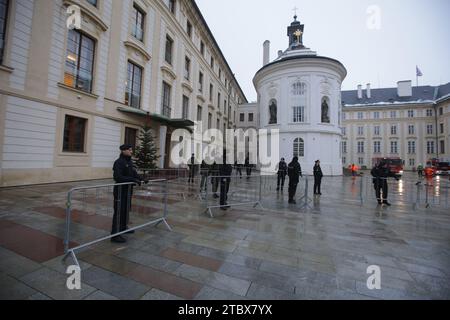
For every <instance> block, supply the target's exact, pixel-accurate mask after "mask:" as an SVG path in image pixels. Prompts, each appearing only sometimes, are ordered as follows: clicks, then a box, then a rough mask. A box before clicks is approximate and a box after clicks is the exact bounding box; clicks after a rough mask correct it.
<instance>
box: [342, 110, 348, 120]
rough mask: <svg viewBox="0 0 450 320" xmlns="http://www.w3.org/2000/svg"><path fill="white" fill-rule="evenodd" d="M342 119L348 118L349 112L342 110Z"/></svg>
mask: <svg viewBox="0 0 450 320" xmlns="http://www.w3.org/2000/svg"><path fill="white" fill-rule="evenodd" d="M342 120H347V112H342Z"/></svg>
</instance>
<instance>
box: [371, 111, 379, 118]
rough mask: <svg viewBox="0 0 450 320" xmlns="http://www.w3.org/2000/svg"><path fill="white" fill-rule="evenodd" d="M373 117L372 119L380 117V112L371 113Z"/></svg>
mask: <svg viewBox="0 0 450 320" xmlns="http://www.w3.org/2000/svg"><path fill="white" fill-rule="evenodd" d="M373 118H374V119H380V113H379V112H378V111H375V112H374V113H373Z"/></svg>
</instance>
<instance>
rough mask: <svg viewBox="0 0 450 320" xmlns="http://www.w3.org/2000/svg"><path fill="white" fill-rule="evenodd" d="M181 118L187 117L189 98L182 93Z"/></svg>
mask: <svg viewBox="0 0 450 320" xmlns="http://www.w3.org/2000/svg"><path fill="white" fill-rule="evenodd" d="M182 113H183V114H182V118H183V119H189V98H188V97H186V96H185V95H183V112H182Z"/></svg>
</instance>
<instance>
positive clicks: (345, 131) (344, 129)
mask: <svg viewBox="0 0 450 320" xmlns="http://www.w3.org/2000/svg"><path fill="white" fill-rule="evenodd" d="M341 130H342V135H343V136H345V135H347V128H346V127H342V128H341Z"/></svg>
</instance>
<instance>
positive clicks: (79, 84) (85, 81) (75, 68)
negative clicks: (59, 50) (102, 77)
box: [64, 30, 95, 92]
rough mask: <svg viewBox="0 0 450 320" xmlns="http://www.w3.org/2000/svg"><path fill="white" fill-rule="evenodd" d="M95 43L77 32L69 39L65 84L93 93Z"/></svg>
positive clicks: (71, 31)
mask: <svg viewBox="0 0 450 320" xmlns="http://www.w3.org/2000/svg"><path fill="white" fill-rule="evenodd" d="M94 53H95V42H94V40H92V39H91V38H89V37H88V36H86V35H84V34H83V33H81V32H79V31H76V30H69V32H68V39H67V54H66V65H65V71H64V84H65V85H66V86H69V87H72V88H75V89H79V90H82V91H86V92H91V91H92V79H93V70H94Z"/></svg>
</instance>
